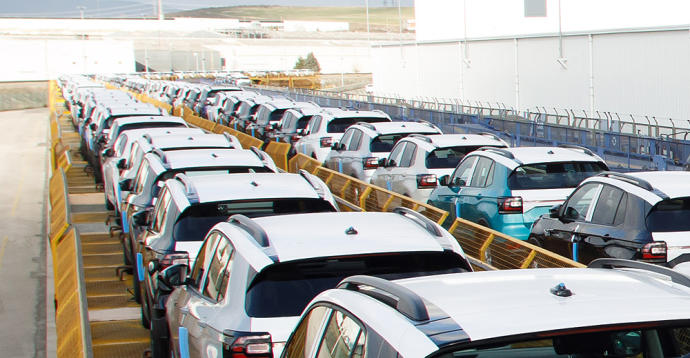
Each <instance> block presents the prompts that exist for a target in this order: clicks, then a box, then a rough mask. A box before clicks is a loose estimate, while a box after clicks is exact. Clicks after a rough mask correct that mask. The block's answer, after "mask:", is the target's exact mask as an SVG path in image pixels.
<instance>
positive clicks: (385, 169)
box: [371, 142, 407, 191]
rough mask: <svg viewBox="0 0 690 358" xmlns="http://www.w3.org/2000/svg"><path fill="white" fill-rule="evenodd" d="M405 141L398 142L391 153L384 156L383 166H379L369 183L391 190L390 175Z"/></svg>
mask: <svg viewBox="0 0 690 358" xmlns="http://www.w3.org/2000/svg"><path fill="white" fill-rule="evenodd" d="M406 143H407V142H398V143H397V144H396V145H395V147H393V150H391V153H390V154H389V155H388V158H386V162H385V165H384V166H379V167H378V168H377V169H376V172H374V175H373V176H372V177H371V183H372V184H374V185H378V186H380V187H382V188H386V189H388V190H391V191H393V185H392V183H391V175H392V173H394V172H396V170H397V167H398V163H400V159H401V158H402V155H403V151H404V150H405V145H406Z"/></svg>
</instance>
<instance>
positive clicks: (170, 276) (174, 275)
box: [158, 264, 189, 288]
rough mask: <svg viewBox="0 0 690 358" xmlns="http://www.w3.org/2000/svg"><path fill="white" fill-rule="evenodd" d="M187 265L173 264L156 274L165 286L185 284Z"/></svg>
mask: <svg viewBox="0 0 690 358" xmlns="http://www.w3.org/2000/svg"><path fill="white" fill-rule="evenodd" d="M188 272H189V266H187V265H186V264H174V265H172V266H170V267H168V268H166V269H165V270H163V271H161V273H160V275H159V276H158V277H159V278H160V280H161V282H163V283H164V284H165V285H166V286H168V287H170V288H172V287H177V286H182V285H186V284H187V282H188V281H187V273H188Z"/></svg>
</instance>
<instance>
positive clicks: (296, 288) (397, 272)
mask: <svg viewBox="0 0 690 358" xmlns="http://www.w3.org/2000/svg"><path fill="white" fill-rule="evenodd" d="M465 271H468V268H467V267H466V261H465V260H464V259H463V258H462V257H461V256H459V255H457V254H456V253H454V252H452V251H443V252H406V253H392V254H376V255H361V256H351V257H326V258H318V259H309V260H301V261H295V262H286V263H277V264H274V265H271V266H269V267H268V268H266V269H264V270H263V271H261V272H260V273H259V274H258V275H257V276H256V277H255V278H254V280H253V281H252V283H251V285H250V286H249V289H248V290H247V297H246V300H245V310H246V311H247V314H248V315H249V316H251V317H289V316H299V315H300V313H302V310H304V308H305V307H306V306H307V304H308V303H309V301H311V299H312V298H314V297H315V296H316V295H317V294H319V293H321V292H323V291H325V290H327V289H330V288H334V287H335V286H336V285H337V284H338V283H339V282H340V281H342V280H343V279H344V278H346V277H348V276H352V275H371V276H377V277H381V278H385V279H389V280H395V279H400V278H408V277H417V276H430V275H439V274H446V273H455V272H465Z"/></svg>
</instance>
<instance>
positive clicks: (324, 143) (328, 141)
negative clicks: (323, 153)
mask: <svg viewBox="0 0 690 358" xmlns="http://www.w3.org/2000/svg"><path fill="white" fill-rule="evenodd" d="M319 143H320V144H321V148H330V146H332V145H333V138H331V137H321V139H320V140H319Z"/></svg>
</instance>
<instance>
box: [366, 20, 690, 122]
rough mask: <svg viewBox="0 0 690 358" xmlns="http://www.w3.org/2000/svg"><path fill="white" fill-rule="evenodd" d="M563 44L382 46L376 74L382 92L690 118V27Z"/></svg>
mask: <svg viewBox="0 0 690 358" xmlns="http://www.w3.org/2000/svg"><path fill="white" fill-rule="evenodd" d="M465 48H467V51H466V52H467V53H466V54H464V49H465ZM562 50H563V57H564V58H565V61H562V63H559V62H558V61H557V59H558V58H559V57H560V56H559V38H558V37H554V36H544V37H527V38H518V39H495V40H476V41H468V43H467V45H465V44H463V43H462V42H458V41H453V42H442V43H416V44H404V45H402V49H401V47H400V46H380V47H374V48H373V50H372V57H373V78H374V84H375V87H376V90H377V94H382V95H383V94H391V95H392V94H398V95H400V96H403V97H440V98H459V99H461V100H463V102H466V103H472V104H474V103H477V102H481V103H487V102H488V103H489V104H494V105H496V104H497V103H501V104H505V105H506V106H507V107H512V108H516V109H518V110H526V109H535V108H537V107H538V108H543V107H545V108H546V109H547V110H548V111H549V112H551V113H553V112H554V110H553V109H554V108H557V109H559V110H560V109H572V110H574V111H575V112H577V113H580V114H582V111H586V112H587V113H590V114H592V113H593V112H594V113H595V112H596V111H599V112H617V113H619V114H621V115H622V114H625V115H626V116H627V115H628V114H634V115H637V116H644V115H649V116H656V117H659V118H657V120H658V121H665V122H668V120H667V119H666V120H664V119H663V118H675V119H688V118H690V101H689V100H688V99H689V98H690V33H689V31H688V30H658V31H645V32H634V31H630V32H618V33H605V34H591V35H590V34H578V35H571V36H564V37H563V40H562ZM464 59H466V60H464ZM592 110H593V112H592ZM592 115H593V116H596V114H592Z"/></svg>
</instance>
